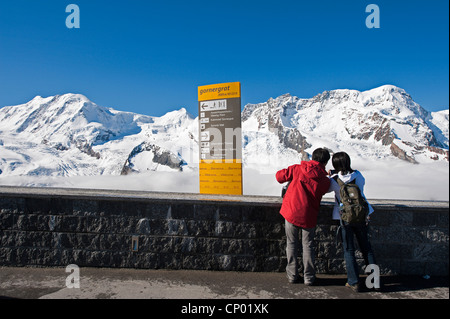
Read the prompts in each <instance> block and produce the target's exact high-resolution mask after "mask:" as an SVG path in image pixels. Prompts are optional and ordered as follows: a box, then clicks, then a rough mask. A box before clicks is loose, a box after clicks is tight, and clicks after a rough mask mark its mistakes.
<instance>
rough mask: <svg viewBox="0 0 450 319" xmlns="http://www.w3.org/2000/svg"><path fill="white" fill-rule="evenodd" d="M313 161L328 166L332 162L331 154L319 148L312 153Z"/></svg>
mask: <svg viewBox="0 0 450 319" xmlns="http://www.w3.org/2000/svg"><path fill="white" fill-rule="evenodd" d="M312 160H313V161H317V162H319V163H322V164H323V165H327V163H328V161H329V160H330V152H328V150H327V149H325V148H318V149H316V150H314V152H313V153H312Z"/></svg>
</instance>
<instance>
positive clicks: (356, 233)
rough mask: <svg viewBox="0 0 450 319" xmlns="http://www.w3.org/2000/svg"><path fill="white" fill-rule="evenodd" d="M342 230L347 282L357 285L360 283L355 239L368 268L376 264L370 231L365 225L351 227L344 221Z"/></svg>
mask: <svg viewBox="0 0 450 319" xmlns="http://www.w3.org/2000/svg"><path fill="white" fill-rule="evenodd" d="M341 228H342V244H343V246H344V259H345V265H346V268H347V282H348V283H349V284H350V285H355V284H357V283H359V267H358V264H357V263H356V257H355V242H354V238H355V237H356V240H357V241H358V246H359V249H360V250H361V253H362V255H363V258H364V262H365V263H366V266H367V265H370V264H376V262H375V256H374V254H373V251H372V246H371V245H370V242H369V238H368V231H369V230H368V226H367V225H366V224H365V223H361V224H357V225H349V224H348V223H346V222H344V221H341Z"/></svg>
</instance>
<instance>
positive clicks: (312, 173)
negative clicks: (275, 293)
mask: <svg viewBox="0 0 450 319" xmlns="http://www.w3.org/2000/svg"><path fill="white" fill-rule="evenodd" d="M329 160H330V153H329V152H328V150H326V149H323V148H318V149H316V150H315V151H314V152H313V154H312V160H311V161H308V162H306V161H302V162H301V163H300V164H296V165H292V166H289V167H288V168H286V169H282V170H280V171H278V172H277V174H276V178H277V181H278V182H279V183H285V182H290V185H289V188H288V189H287V191H286V194H285V195H284V198H283V204H282V205H281V210H280V214H281V215H282V216H283V217H284V219H285V220H286V221H285V228H286V257H287V266H286V275H287V277H288V280H289V282H290V283H297V282H299V279H300V278H299V274H298V262H297V254H298V247H299V234H300V233H301V235H302V246H303V268H304V283H305V284H306V285H312V284H313V282H314V280H315V279H316V271H315V267H314V254H315V252H314V246H313V245H314V232H315V229H316V225H317V215H318V214H319V207H320V201H321V200H322V196H323V195H324V194H326V193H327V192H328V189H329V187H330V179H329V178H328V176H327V172H326V170H325V166H326V165H327V163H328V161H329Z"/></svg>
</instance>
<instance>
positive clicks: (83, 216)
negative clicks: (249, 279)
mask: <svg viewBox="0 0 450 319" xmlns="http://www.w3.org/2000/svg"><path fill="white" fill-rule="evenodd" d="M371 203H372V204H373V206H374V208H375V210H376V212H375V213H374V215H373V218H372V223H371V243H372V246H373V248H374V251H375V256H376V258H377V263H378V265H379V266H380V269H381V273H382V274H405V275H406V274H408V275H410V274H414V275H425V274H428V275H445V276H448V243H449V233H448V216H449V205H448V202H440V203H439V202H438V203H436V202H400V201H397V202H392V201H391V202H388V201H371ZM280 205H281V199H279V198H273V197H254V196H243V197H237V196H235V197H231V196H230V197H227V196H221V197H217V196H207V195H195V194H162V193H161V194H159V193H143V192H140V193H137V192H134V193H133V192H117V191H116V192H112V191H89V190H85V191H83V190H67V189H66V190H57V189H33V188H22V189H17V188H14V189H13V188H7V187H0V266H45V267H51V266H67V265H69V264H76V265H78V266H80V267H123V268H147V269H158V268H164V269H202V270H219V271H284V269H285V265H286V258H285V234H284V219H283V218H282V217H281V215H279V213H278V212H279V208H280ZM331 211H332V203H331V202H328V201H324V202H323V204H322V207H321V212H320V216H319V220H318V226H317V232H316V243H315V245H316V266H317V271H318V273H345V268H344V262H343V253H342V246H341V244H340V243H338V242H337V241H336V230H337V227H338V224H337V222H336V221H332V220H331V219H330V216H331ZM358 257H359V258H360V257H361V256H358ZM359 262H360V263H361V265H362V260H361V259H360V260H359Z"/></svg>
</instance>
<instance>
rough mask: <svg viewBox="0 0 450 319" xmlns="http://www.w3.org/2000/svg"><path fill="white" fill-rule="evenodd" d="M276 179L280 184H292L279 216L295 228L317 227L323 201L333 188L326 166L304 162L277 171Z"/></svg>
mask: <svg viewBox="0 0 450 319" xmlns="http://www.w3.org/2000/svg"><path fill="white" fill-rule="evenodd" d="M276 178H277V181H278V182H279V183H285V182H289V181H290V182H291V184H290V185H289V188H288V190H287V191H286V194H285V195H284V198H283V204H282V205H281V210H280V214H281V215H283V217H284V218H285V219H286V220H287V221H288V222H290V223H291V224H293V225H295V226H299V227H303V228H313V227H316V225H317V215H318V214H319V207H320V201H321V200H322V196H323V195H324V194H326V193H327V191H328V188H329V187H330V179H329V178H328V177H327V172H326V171H325V167H324V165H323V164H320V163H319V162H317V161H308V162H301V164H300V165H298V164H296V165H292V166H289V167H288V168H287V169H282V170H280V171H278V172H277V174H276Z"/></svg>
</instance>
